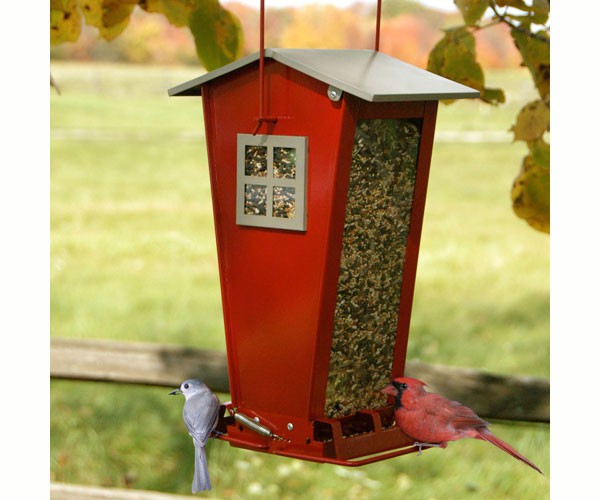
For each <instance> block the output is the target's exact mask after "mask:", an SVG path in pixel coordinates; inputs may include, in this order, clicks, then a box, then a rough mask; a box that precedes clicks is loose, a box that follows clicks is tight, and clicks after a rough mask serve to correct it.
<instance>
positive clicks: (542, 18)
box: [531, 0, 550, 24]
mask: <svg viewBox="0 0 600 500" xmlns="http://www.w3.org/2000/svg"><path fill="white" fill-rule="evenodd" d="M531 12H532V13H533V16H532V19H531V21H532V22H533V23H536V24H546V23H547V22H548V18H549V17H550V2H549V0H533V4H532V6H531Z"/></svg>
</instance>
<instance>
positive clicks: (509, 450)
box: [479, 429, 543, 474]
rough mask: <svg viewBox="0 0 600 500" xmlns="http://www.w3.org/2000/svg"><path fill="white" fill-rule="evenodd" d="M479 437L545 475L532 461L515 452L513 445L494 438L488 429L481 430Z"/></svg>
mask: <svg viewBox="0 0 600 500" xmlns="http://www.w3.org/2000/svg"><path fill="white" fill-rule="evenodd" d="M479 437H480V439H483V440H484V441H487V442H488V443H492V444H493V445H495V446H497V447H498V448H500V449H501V450H502V451H505V452H506V453H508V454H509V455H511V456H513V457H515V458H516V459H517V460H520V461H521V462H525V463H526V464H527V465H529V467H531V468H532V469H535V470H536V471H538V472H539V473H540V474H543V472H542V471H541V470H540V469H539V467H538V466H537V465H535V464H534V463H533V462H532V461H531V460H529V459H527V458H525V457H524V456H523V455H521V454H520V453H519V452H518V451H517V450H515V449H514V448H513V447H512V446H511V445H509V444H508V443H505V442H504V441H502V439H500V438H499V437H496V436H494V435H493V434H492V433H491V432H490V431H488V430H487V429H482V430H480V431H479Z"/></svg>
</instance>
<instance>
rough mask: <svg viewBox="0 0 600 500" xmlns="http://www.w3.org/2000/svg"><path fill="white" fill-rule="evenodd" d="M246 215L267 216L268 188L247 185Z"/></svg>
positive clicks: (245, 191)
mask: <svg viewBox="0 0 600 500" xmlns="http://www.w3.org/2000/svg"><path fill="white" fill-rule="evenodd" d="M244 213H245V214H247V215H267V186H261V185H258V184H246V185H245V187H244Z"/></svg>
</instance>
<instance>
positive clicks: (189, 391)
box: [169, 379, 220, 493]
mask: <svg viewBox="0 0 600 500" xmlns="http://www.w3.org/2000/svg"><path fill="white" fill-rule="evenodd" d="M176 394H183V395H184V396H185V404H184V405H183V421H184V422H185V425H186V427H187V429H188V432H189V434H190V436H192V439H193V440H194V448H195V452H196V462H195V468H194V480H193V482H192V493H197V492H199V491H204V490H210V477H209V475H208V466H207V463H206V452H205V451H204V446H205V445H206V442H207V441H208V438H209V437H210V434H211V433H212V431H213V430H214V428H215V427H216V425H217V419H218V416H219V406H220V403H219V398H217V396H215V395H214V394H213V393H212V392H211V390H210V389H209V388H208V387H207V386H206V384H205V383H203V382H200V380H196V379H189V380H184V381H183V382H182V383H181V386H180V387H179V389H175V390H174V391H171V392H170V393H169V395H171V396H174V395H176Z"/></svg>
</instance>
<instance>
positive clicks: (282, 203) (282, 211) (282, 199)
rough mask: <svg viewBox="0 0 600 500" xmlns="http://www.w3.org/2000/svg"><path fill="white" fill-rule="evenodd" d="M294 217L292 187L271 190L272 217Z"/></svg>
mask: <svg viewBox="0 0 600 500" xmlns="http://www.w3.org/2000/svg"><path fill="white" fill-rule="evenodd" d="M294 215H296V190H295V189H294V188H293V187H281V186H275V187H274V188H273V217H282V218H284V219H291V218H293V217H294Z"/></svg>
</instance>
